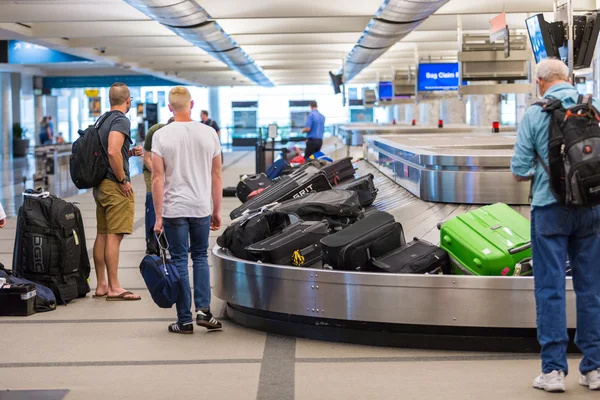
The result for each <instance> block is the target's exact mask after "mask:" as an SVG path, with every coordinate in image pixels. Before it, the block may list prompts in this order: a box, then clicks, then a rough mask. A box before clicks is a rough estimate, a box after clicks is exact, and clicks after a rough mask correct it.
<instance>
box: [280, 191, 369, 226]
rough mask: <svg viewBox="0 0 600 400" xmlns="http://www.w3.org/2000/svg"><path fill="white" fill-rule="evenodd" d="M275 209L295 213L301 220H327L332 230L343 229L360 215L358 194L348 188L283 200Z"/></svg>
mask: <svg viewBox="0 0 600 400" xmlns="http://www.w3.org/2000/svg"><path fill="white" fill-rule="evenodd" d="M274 209H275V210H277V211H280V212H286V213H290V214H295V215H297V216H298V217H299V218H300V219H301V220H303V221H321V220H323V219H325V220H327V222H328V223H329V227H330V229H332V230H339V229H343V228H345V227H346V226H348V225H350V224H353V223H355V222H356V221H357V220H358V219H359V218H361V217H362V214H363V213H362V207H361V205H360V202H359V201H358V195H357V194H356V193H355V192H352V191H349V190H328V191H326V192H320V193H310V194H307V195H306V196H302V197H299V198H297V199H291V200H287V201H284V202H283V203H281V204H279V205H277V206H275V207H274Z"/></svg>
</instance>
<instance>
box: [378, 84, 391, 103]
mask: <svg viewBox="0 0 600 400" xmlns="http://www.w3.org/2000/svg"><path fill="white" fill-rule="evenodd" d="M393 98H394V84H393V83H392V82H379V100H380V101H382V100H392V99H393Z"/></svg>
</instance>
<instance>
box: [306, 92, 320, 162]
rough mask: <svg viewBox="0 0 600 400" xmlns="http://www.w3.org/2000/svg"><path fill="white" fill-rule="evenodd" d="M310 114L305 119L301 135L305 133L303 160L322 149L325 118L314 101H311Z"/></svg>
mask: <svg viewBox="0 0 600 400" xmlns="http://www.w3.org/2000/svg"><path fill="white" fill-rule="evenodd" d="M309 105H310V109H311V111H310V114H308V118H306V124H305V125H304V129H302V133H307V134H308V135H307V139H306V150H305V151H304V158H305V159H307V160H308V158H309V157H310V156H312V155H313V154H315V153H316V152H318V151H321V147H323V135H324V134H325V117H324V116H323V114H321V113H320V112H319V110H318V105H317V102H316V101H311V102H310V103H309Z"/></svg>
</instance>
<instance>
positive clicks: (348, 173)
mask: <svg viewBox="0 0 600 400" xmlns="http://www.w3.org/2000/svg"><path fill="white" fill-rule="evenodd" d="M321 171H323V172H325V173H326V174H327V179H328V180H329V183H331V185H332V186H337V185H339V184H340V183H341V182H344V181H347V180H348V179H352V178H354V173H355V171H354V164H352V157H346V158H343V159H341V160H338V161H334V162H333V163H332V164H329V165H326V166H325V167H323V168H322V169H321Z"/></svg>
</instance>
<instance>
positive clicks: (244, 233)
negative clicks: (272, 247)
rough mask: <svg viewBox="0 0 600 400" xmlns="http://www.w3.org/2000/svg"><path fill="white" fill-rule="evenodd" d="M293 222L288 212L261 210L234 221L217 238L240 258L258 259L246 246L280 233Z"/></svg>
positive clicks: (220, 243)
mask: <svg viewBox="0 0 600 400" xmlns="http://www.w3.org/2000/svg"><path fill="white" fill-rule="evenodd" d="M291 223H292V222H291V220H290V215H289V214H287V213H284V212H277V211H270V210H264V211H260V212H258V213H255V214H253V215H248V216H247V217H244V218H240V219H239V220H236V221H233V222H232V223H231V225H229V226H228V227H227V229H225V232H223V234H222V235H221V236H219V237H218V238H217V244H218V245H219V246H220V247H222V248H224V249H228V250H229V251H230V252H231V253H232V254H233V255H234V256H236V257H238V258H242V259H244V260H249V261H258V260H257V259H255V258H254V257H252V255H251V254H250V253H248V252H247V251H246V247H247V246H250V245H252V244H254V243H257V242H260V241H262V240H265V239H266V238H269V237H271V236H274V235H276V234H278V233H280V232H281V231H282V230H284V229H285V228H286V227H287V226H289V225H291Z"/></svg>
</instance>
